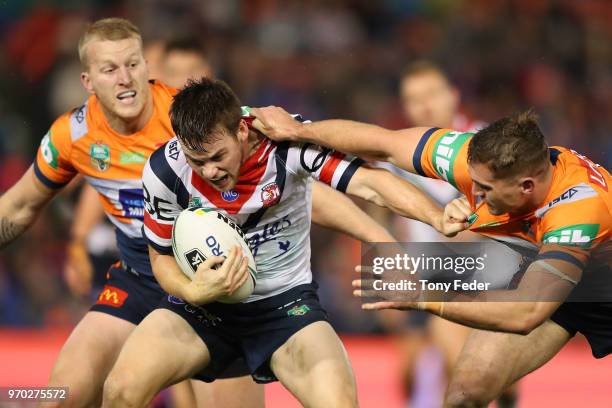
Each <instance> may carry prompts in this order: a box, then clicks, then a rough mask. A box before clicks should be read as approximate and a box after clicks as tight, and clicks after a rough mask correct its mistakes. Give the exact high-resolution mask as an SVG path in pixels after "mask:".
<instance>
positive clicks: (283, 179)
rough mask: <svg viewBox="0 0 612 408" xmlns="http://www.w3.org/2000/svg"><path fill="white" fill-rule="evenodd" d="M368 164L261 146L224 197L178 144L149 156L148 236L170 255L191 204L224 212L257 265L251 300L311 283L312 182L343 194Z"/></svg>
mask: <svg viewBox="0 0 612 408" xmlns="http://www.w3.org/2000/svg"><path fill="white" fill-rule="evenodd" d="M362 163H363V161H362V160H360V159H357V158H353V157H347V156H346V155H344V154H342V153H339V152H336V151H333V150H330V149H326V148H322V147H319V146H316V145H311V144H297V143H292V144H289V143H275V142H272V141H270V140H268V139H265V140H263V141H262V143H261V145H260V146H259V147H258V149H257V151H256V152H255V153H254V154H253V155H251V156H250V157H249V158H248V159H247V160H246V162H245V163H244V164H243V165H242V166H241V168H240V176H239V179H238V182H237V184H236V186H235V187H234V188H233V189H232V190H230V191H228V192H224V193H221V192H219V191H217V190H215V189H214V188H213V187H211V186H210V185H209V184H208V183H206V181H204V180H203V179H202V178H201V177H199V176H198V175H197V174H196V173H195V172H194V171H193V170H192V169H191V167H189V165H188V164H187V161H186V160H185V155H184V154H183V152H182V150H181V146H180V144H179V143H178V141H177V139H176V138H174V139H172V140H170V141H169V142H168V143H166V144H165V145H164V146H163V147H161V148H160V149H158V150H157V151H156V152H155V153H153V155H152V156H151V157H150V159H149V161H148V162H147V164H146V166H145V169H144V172H143V187H144V195H145V203H146V204H145V209H146V211H145V217H144V234H145V237H146V238H147V240H148V242H149V245H151V246H152V247H153V248H155V249H156V250H157V251H158V252H160V253H162V254H167V255H171V254H172V243H171V235H172V225H173V223H174V220H175V218H176V216H177V215H178V214H179V213H180V212H181V211H182V210H183V209H185V208H187V207H189V206H202V207H208V208H213V209H215V210H220V211H222V212H223V213H224V214H226V215H227V216H228V217H229V218H231V219H232V220H233V221H234V222H236V223H237V224H238V225H240V226H241V227H242V229H243V231H244V232H245V234H246V236H247V240H248V242H249V246H250V248H251V252H252V253H253V256H254V258H255V262H256V264H257V283H256V286H255V291H254V292H253V294H252V295H251V296H250V297H249V298H248V299H246V302H251V301H254V300H258V299H262V298H266V297H270V296H273V295H277V294H279V293H282V292H285V291H287V290H289V289H291V288H293V287H295V286H297V285H301V284H305V283H310V282H311V281H312V273H311V271H310V221H311V217H310V214H311V204H312V202H311V185H312V179H313V178H314V179H317V180H320V181H322V182H324V183H326V184H328V185H330V186H331V187H332V188H335V189H336V190H339V191H342V192H344V191H345V190H346V188H347V186H348V183H349V181H350V180H351V177H352V176H353V174H354V173H355V171H356V170H357V169H358V168H359V167H360V166H361V164H362Z"/></svg>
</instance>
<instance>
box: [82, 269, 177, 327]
mask: <svg viewBox="0 0 612 408" xmlns="http://www.w3.org/2000/svg"><path fill="white" fill-rule="evenodd" d="M164 296H165V292H164V291H163V290H162V288H161V287H160V286H159V284H158V283H157V281H156V280H155V278H153V277H152V276H148V275H143V274H136V273H135V272H131V271H129V268H128V269H126V268H123V267H122V266H121V264H120V263H119V262H117V263H115V264H114V265H113V266H111V267H110V269H109V270H108V272H107V273H106V283H105V285H104V287H103V288H102V291H101V292H100V294H99V295H98V297H97V300H96V303H95V304H94V305H93V306H92V307H91V308H90V309H89V310H90V311H94V312H102V313H106V314H109V315H111V316H115V317H118V318H120V319H123V320H127V321H128V322H130V323H133V324H136V325H138V324H139V323H140V322H141V321H142V320H143V319H144V318H145V317H146V316H147V315H148V314H149V313H151V312H152V311H153V310H155V309H156V308H157V306H158V305H159V302H160V301H161V300H162V298H164Z"/></svg>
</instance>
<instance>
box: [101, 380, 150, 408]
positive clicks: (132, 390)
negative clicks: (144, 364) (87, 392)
mask: <svg viewBox="0 0 612 408" xmlns="http://www.w3.org/2000/svg"><path fill="white" fill-rule="evenodd" d="M103 399H104V404H103V405H104V406H105V407H140V406H143V405H144V401H143V399H144V396H143V395H142V393H141V392H140V391H139V387H138V386H137V384H136V381H135V378H134V376H133V375H130V374H128V373H122V374H117V373H112V372H111V375H109V376H108V378H107V379H106V381H105V382H104V396H103Z"/></svg>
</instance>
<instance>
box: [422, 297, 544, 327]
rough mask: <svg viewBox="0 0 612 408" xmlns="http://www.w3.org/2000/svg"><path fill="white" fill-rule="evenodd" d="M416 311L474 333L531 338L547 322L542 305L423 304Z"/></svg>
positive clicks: (509, 303) (466, 302) (493, 303)
mask: <svg viewBox="0 0 612 408" xmlns="http://www.w3.org/2000/svg"><path fill="white" fill-rule="evenodd" d="M415 309H425V310H427V311H429V312H431V313H433V314H437V315H439V316H441V317H443V318H445V319H446V320H450V321H452V322H455V323H459V324H462V325H464V326H469V327H473V328H475V329H482V330H493V331H501V332H508V333H517V334H528V333H529V332H531V330H533V329H535V328H536V327H537V326H538V325H539V324H541V323H542V322H543V321H544V320H545V319H546V316H545V315H543V314H542V312H543V310H542V309H543V307H542V302H474V301H465V302H422V304H420V305H418V306H417V305H416V304H415Z"/></svg>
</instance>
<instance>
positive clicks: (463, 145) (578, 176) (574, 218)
mask: <svg viewBox="0 0 612 408" xmlns="http://www.w3.org/2000/svg"><path fill="white" fill-rule="evenodd" d="M472 135H473V134H472V133H463V132H455V131H452V130H449V129H437V128H433V129H430V130H429V131H427V132H426V133H425V134H424V135H423V137H422V138H421V140H420V142H419V144H418V146H417V149H416V151H415V154H414V157H413V164H414V167H415V169H416V170H417V171H418V172H419V173H420V174H421V175H422V176H425V177H431V178H437V179H442V180H446V181H448V182H449V183H451V184H452V185H453V186H455V187H456V188H457V189H458V190H459V191H461V192H462V193H463V194H465V196H466V197H467V199H468V201H469V203H470V206H471V207H472V210H473V211H474V215H473V216H472V217H471V219H470V221H471V226H470V230H471V231H474V232H477V233H479V234H482V235H485V236H488V237H490V238H493V239H496V240H498V241H502V242H504V243H506V244H508V245H509V246H511V247H513V248H514V249H516V250H518V251H520V252H521V253H523V254H524V255H528V256H530V257H536V256H537V257H538V258H554V259H561V260H565V261H567V262H570V263H572V264H574V265H576V266H578V267H580V268H582V269H584V268H585V267H586V266H589V269H593V267H595V268H596V269H598V270H599V269H600V267H603V268H604V269H606V270H607V271H608V272H609V271H610V268H611V264H610V259H611V258H612V248H611V245H610V236H611V235H612V219H611V216H610V207H611V203H612V199H611V194H610V188H611V187H612V186H611V182H612V180H611V178H610V174H609V173H608V172H607V171H606V170H605V169H604V168H603V167H601V166H599V165H597V164H594V163H593V162H591V161H590V160H589V159H587V158H586V157H584V156H582V155H580V154H578V153H576V152H575V151H573V150H570V149H567V148H564V147H556V146H555V147H551V148H550V149H549V151H550V161H551V163H552V165H553V179H552V184H551V187H550V190H549V191H548V194H547V196H546V199H545V200H544V201H543V202H542V203H541V204H540V206H539V208H538V209H537V210H535V211H534V212H532V213H530V214H526V215H524V216H518V217H510V216H509V214H504V215H501V216H495V215H492V214H491V213H490V212H489V210H488V207H487V205H486V204H485V203H484V202H483V201H482V202H481V201H480V199H477V198H476V197H475V196H474V195H473V193H472V179H471V178H470V176H469V173H468V163H467V150H468V145H469V141H470V138H471V137H472ZM546 244H555V245H554V246H553V245H550V246H549V247H548V249H547V248H546ZM543 247H544V248H543ZM551 248H554V250H553V249H551ZM559 249H561V250H559ZM538 253H539V254H538Z"/></svg>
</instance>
